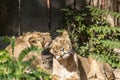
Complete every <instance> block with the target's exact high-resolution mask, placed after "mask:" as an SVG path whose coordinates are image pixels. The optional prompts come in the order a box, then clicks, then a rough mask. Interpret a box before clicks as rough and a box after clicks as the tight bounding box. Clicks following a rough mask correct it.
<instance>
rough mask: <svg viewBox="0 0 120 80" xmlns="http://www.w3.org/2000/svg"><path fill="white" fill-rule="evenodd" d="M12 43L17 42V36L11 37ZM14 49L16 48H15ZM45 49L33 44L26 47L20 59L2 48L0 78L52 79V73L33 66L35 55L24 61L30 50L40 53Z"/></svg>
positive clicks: (22, 79)
mask: <svg viewBox="0 0 120 80" xmlns="http://www.w3.org/2000/svg"><path fill="white" fill-rule="evenodd" d="M10 40H11V45H13V47H14V44H15V37H12V38H10ZM13 49H14V48H13ZM42 50H43V49H39V48H38V47H36V46H31V47H28V48H26V49H24V50H23V51H22V52H21V53H20V56H19V58H18V59H16V58H15V57H14V56H13V55H10V54H9V53H8V51H6V50H0V79H1V80H41V79H42V80H50V75H49V74H48V73H47V72H46V71H45V70H43V69H41V68H37V67H33V65H32V62H33V61H34V60H35V57H32V58H31V59H29V60H27V61H24V60H23V58H24V57H25V55H27V54H29V53H30V52H37V53H40V52H41V51H42Z"/></svg>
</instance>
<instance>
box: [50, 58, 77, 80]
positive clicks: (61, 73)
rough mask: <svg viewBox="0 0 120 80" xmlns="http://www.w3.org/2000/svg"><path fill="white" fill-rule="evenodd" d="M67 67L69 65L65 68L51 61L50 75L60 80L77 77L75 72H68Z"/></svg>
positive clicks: (55, 61) (54, 60)
mask: <svg viewBox="0 0 120 80" xmlns="http://www.w3.org/2000/svg"><path fill="white" fill-rule="evenodd" d="M69 66H70V65H68V66H67V67H65V66H63V65H62V64H60V63H59V62H58V61H57V60H56V59H53V73H52V75H53V76H54V75H56V76H58V77H59V79H60V80H64V79H72V78H75V77H76V76H77V75H78V74H77V71H68V70H67V68H68V67H69ZM73 68H74V67H73Z"/></svg>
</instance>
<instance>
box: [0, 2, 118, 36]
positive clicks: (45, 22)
mask: <svg viewBox="0 0 120 80" xmlns="http://www.w3.org/2000/svg"><path fill="white" fill-rule="evenodd" d="M2 1H3V2H2ZM19 2H20V3H19ZM1 4H2V5H3V6H2V7H1ZM70 4H72V6H73V7H74V8H76V9H79V10H80V9H81V8H83V7H84V6H86V5H91V6H94V7H98V8H102V9H107V10H112V11H115V12H120V0H18V1H17V0H1V2H0V10H1V11H2V12H4V11H6V12H5V13H6V14H4V16H5V17H1V13H0V35H1V36H3V35H18V34H22V33H23V32H27V31H42V32H45V31H54V30H55V29H56V28H58V21H59V20H60V9H61V8H64V7H65V6H68V5H70ZM5 18H6V19H5ZM4 19H5V20H6V22H5V24H6V25H4V26H1V24H3V22H2V21H3V20H4ZM113 19H114V18H113ZM114 24H115V25H117V26H120V20H119V19H114Z"/></svg>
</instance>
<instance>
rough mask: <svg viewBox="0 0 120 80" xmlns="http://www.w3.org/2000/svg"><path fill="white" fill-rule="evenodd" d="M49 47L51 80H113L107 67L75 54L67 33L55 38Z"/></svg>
mask: <svg viewBox="0 0 120 80" xmlns="http://www.w3.org/2000/svg"><path fill="white" fill-rule="evenodd" d="M50 47H51V48H50V52H51V54H52V55H53V56H54V57H53V72H52V75H51V78H52V80H112V79H113V72H112V69H111V67H110V66H109V65H107V64H101V63H99V62H97V61H96V60H95V59H94V58H91V57H89V58H85V57H82V56H80V55H78V54H76V52H75V51H74V50H73V48H72V44H71V41H70V39H69V35H68V32H67V31H63V32H62V35H61V36H58V37H56V38H55V39H54V40H53V41H52V43H51V45H50Z"/></svg>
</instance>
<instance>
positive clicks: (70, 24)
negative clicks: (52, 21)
mask: <svg viewBox="0 0 120 80" xmlns="http://www.w3.org/2000/svg"><path fill="white" fill-rule="evenodd" d="M108 13H109V15H112V16H114V17H116V18H119V17H120V13H116V12H111V11H105V10H101V9H98V8H94V7H90V6H87V7H85V8H84V9H83V10H81V11H78V10H75V9H72V8H70V7H67V8H64V9H62V11H61V15H62V19H61V20H60V30H61V29H67V30H68V32H69V34H70V38H71V41H72V43H73V47H74V49H75V51H76V52H77V53H78V54H80V55H82V56H86V57H88V56H91V55H92V56H93V57H95V58H97V60H98V59H99V60H102V61H104V62H107V63H109V64H110V65H111V66H112V67H114V68H116V67H120V58H119V57H118V55H117V54H115V53H114V52H113V49H114V48H120V45H119V44H120V38H119V37H120V35H119V32H120V28H119V27H113V26H110V24H109V23H108V22H107V21H106V19H105V18H104V17H105V16H107V15H108Z"/></svg>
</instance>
